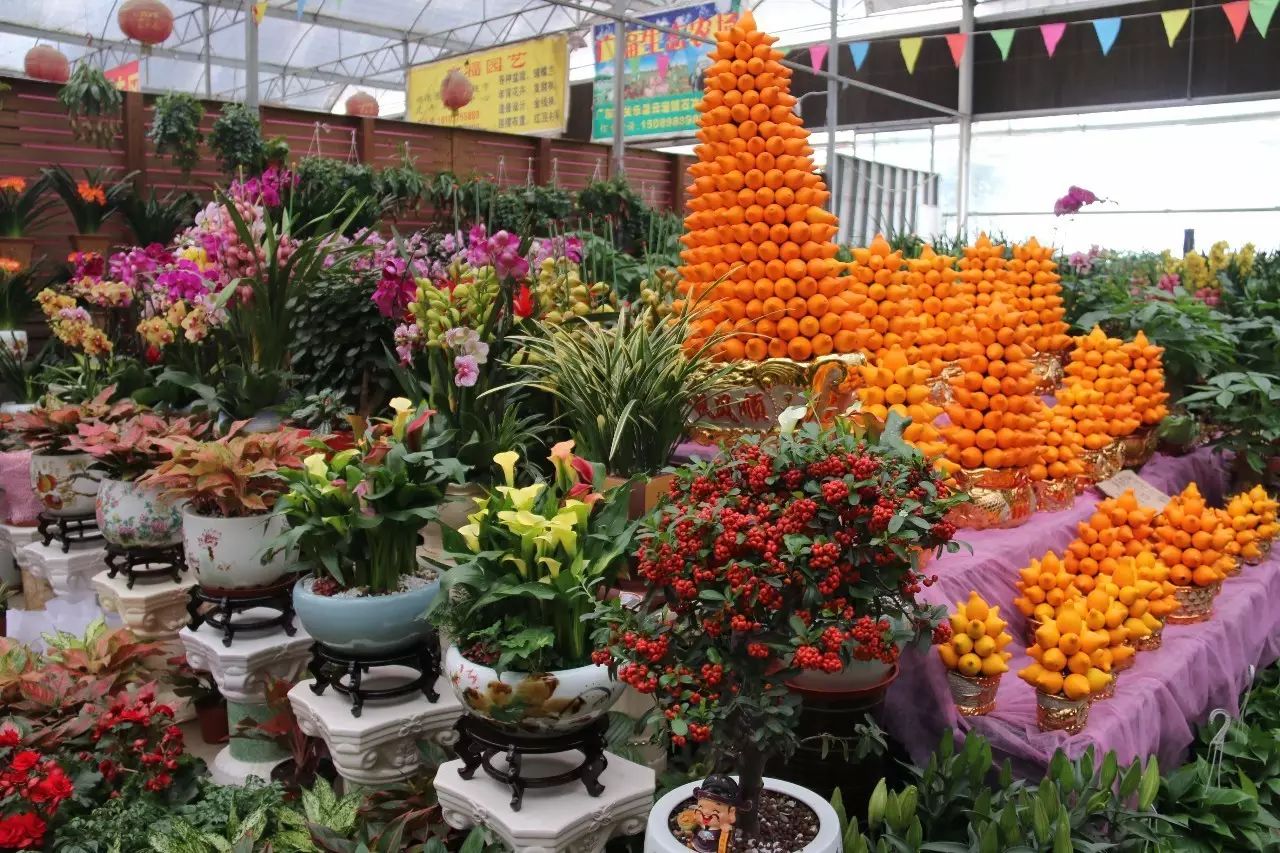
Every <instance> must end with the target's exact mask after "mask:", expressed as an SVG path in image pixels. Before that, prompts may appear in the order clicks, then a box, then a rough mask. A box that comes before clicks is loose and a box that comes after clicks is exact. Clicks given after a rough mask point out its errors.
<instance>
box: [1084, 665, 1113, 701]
mask: <svg viewBox="0 0 1280 853" xmlns="http://www.w3.org/2000/svg"><path fill="white" fill-rule="evenodd" d="M1119 680H1120V672H1119V671H1118V670H1116V671H1113V672H1112V673H1111V680H1110V681H1108V682H1107V686H1106V687H1104V688H1102V689H1101V690H1099V691H1098V692H1097V693H1093V694H1090V696H1089V703H1090V704H1092V703H1094V702H1105V701H1106V700H1107V699H1113V698H1115V695H1116V682H1117V681H1119Z"/></svg>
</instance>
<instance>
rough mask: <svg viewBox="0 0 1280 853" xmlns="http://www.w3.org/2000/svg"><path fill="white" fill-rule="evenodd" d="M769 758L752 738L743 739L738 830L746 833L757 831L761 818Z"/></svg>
mask: <svg viewBox="0 0 1280 853" xmlns="http://www.w3.org/2000/svg"><path fill="white" fill-rule="evenodd" d="M767 758H768V756H766V755H765V754H764V753H763V752H761V751H760V749H759V748H758V747H757V746H756V745H755V744H754V743H752V742H751V740H750V737H749V736H748V737H745V738H744V739H743V745H742V749H741V750H740V751H739V752H738V799H739V803H740V805H739V806H738V818H737V820H736V821H735V826H736V828H737V829H739V830H741V831H742V832H744V833H751V832H754V831H755V828H756V821H757V819H758V818H759V816H760V797H761V795H762V794H764V766H765V762H766V759H767Z"/></svg>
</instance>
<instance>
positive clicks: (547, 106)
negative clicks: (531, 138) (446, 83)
mask: <svg viewBox="0 0 1280 853" xmlns="http://www.w3.org/2000/svg"><path fill="white" fill-rule="evenodd" d="M455 68H456V69H458V70H459V71H461V72H462V73H463V74H465V75H467V79H468V80H470V81H471V85H472V86H473V87H475V97H474V98H472V99H471V103H469V104H467V105H466V106H465V107H463V108H462V109H460V110H458V115H457V116H456V117H455V116H454V114H453V111H452V110H450V109H449V108H448V107H446V106H445V105H444V104H443V103H442V102H441V100H440V84H441V82H442V81H443V80H444V78H445V75H446V74H448V73H449V72H450V71H452V70H453V69H455ZM407 77H408V80H407V86H408V98H407V101H406V105H405V116H406V117H407V118H408V119H409V121H416V122H421V123H423V124H441V125H445V126H454V125H456V126H457V127H471V128H476V129H478V130H496V131H501V132H503V133H549V132H554V133H559V132H562V131H563V130H564V128H565V121H566V119H567V117H568V114H569V110H568V104H569V94H568V90H569V46H568V41H567V39H566V38H565V36H563V35H559V36H548V37H547V38H541V39H534V40H532V41H522V42H517V43H515V44H509V45H504V46H502V47H497V48H493V49H491V50H483V51H480V52H478V53H468V54H465V55H463V56H451V57H449V58H448V59H441V60H438V61H436V62H428V63H426V64H424V65H415V66H414V67H413V68H410V69H409V73H408V75H407Z"/></svg>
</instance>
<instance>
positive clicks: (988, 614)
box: [937, 591, 1013, 678]
mask: <svg viewBox="0 0 1280 853" xmlns="http://www.w3.org/2000/svg"><path fill="white" fill-rule="evenodd" d="M1008 624H1009V623H1008V622H1006V621H1004V620H1003V619H1001V618H1000V608H999V607H992V606H990V605H988V604H987V602H986V601H985V600H984V599H983V598H982V596H980V595H978V593H977V592H973V591H971V592H970V593H969V600H968V601H967V602H965V601H957V602H956V609H955V610H954V611H953V612H952V613H951V639H950V640H948V641H947V642H945V643H939V644H938V646H937V649H938V656H939V657H940V658H942V663H943V665H944V666H946V668H947V669H954V670H955V671H956V672H958V673H960V674H961V675H964V676H967V677H969V678H975V677H978V676H986V677H991V676H997V675H1002V674H1004V673H1006V672H1008V671H1009V665H1008V662H1009V658H1011V657H1013V654H1012V653H1010V652H1006V651H1005V650H1004V647H1005V646H1007V645H1009V644H1010V643H1011V642H1013V637H1011V636H1009V634H1008V633H1007V632H1006V631H1005V630H1004V629H1005V628H1006V627H1008Z"/></svg>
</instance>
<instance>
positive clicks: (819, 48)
mask: <svg viewBox="0 0 1280 853" xmlns="http://www.w3.org/2000/svg"><path fill="white" fill-rule="evenodd" d="M1245 2H1246V3H1247V2H1249V0H1245ZM826 58H827V46H826V45H825V44H815V45H810V47H809V62H811V63H812V64H813V70H814V71H821V70H822V60H824V59H826Z"/></svg>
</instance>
